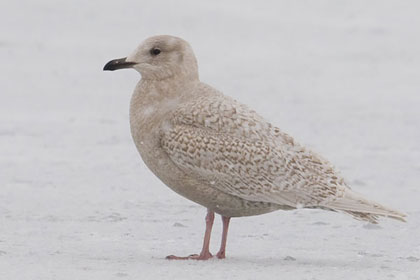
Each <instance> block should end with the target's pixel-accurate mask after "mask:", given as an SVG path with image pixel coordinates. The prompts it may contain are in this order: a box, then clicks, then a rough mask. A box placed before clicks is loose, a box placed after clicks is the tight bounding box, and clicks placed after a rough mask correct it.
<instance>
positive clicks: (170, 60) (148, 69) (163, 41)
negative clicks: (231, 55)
mask: <svg viewBox="0 0 420 280" xmlns="http://www.w3.org/2000/svg"><path fill="white" fill-rule="evenodd" d="M123 68H134V69H136V70H137V71H138V72H140V74H141V76H142V78H143V79H148V80H164V79H168V78H171V77H177V78H185V79H198V66H197V60H196V58H195V55H194V52H193V50H192V48H191V46H190V45H189V44H188V42H186V41H185V40H183V39H181V38H178V37H174V36H169V35H160V36H154V37H150V38H148V39H146V40H145V41H144V42H143V43H141V44H140V46H138V47H137V48H136V49H135V50H134V52H133V53H132V54H130V55H129V56H127V57H125V58H121V59H114V60H111V61H110V62H108V63H107V64H106V65H105V67H104V70H110V71H113V70H118V69H123Z"/></svg>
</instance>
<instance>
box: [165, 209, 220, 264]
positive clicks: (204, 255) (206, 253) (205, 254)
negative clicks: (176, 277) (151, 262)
mask: <svg viewBox="0 0 420 280" xmlns="http://www.w3.org/2000/svg"><path fill="white" fill-rule="evenodd" d="M213 222H214V212H213V211H210V210H207V216H206V232H205V233H204V242H203V249H201V253H200V255H197V254H194V255H189V256H188V257H177V256H174V255H170V256H167V257H166V259H168V260H191V259H193V260H208V259H210V258H212V257H213V255H212V254H211V253H210V250H209V247H210V236H211V229H212V228H213Z"/></svg>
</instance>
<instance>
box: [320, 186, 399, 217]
mask: <svg viewBox="0 0 420 280" xmlns="http://www.w3.org/2000/svg"><path fill="white" fill-rule="evenodd" d="M325 206H327V207H329V208H331V209H333V210H336V211H343V212H345V213H347V214H350V215H352V216H353V217H354V218H356V219H358V220H364V221H368V222H371V223H374V224H376V223H377V219H378V216H382V217H388V218H392V219H395V220H399V221H402V222H405V219H404V217H406V215H405V214H403V213H401V212H398V211H396V210H393V209H391V208H388V207H385V206H383V205H381V204H379V203H376V202H373V201H370V200H367V199H365V198H363V197H362V196H361V195H359V194H357V193H355V192H353V191H351V190H347V191H346V192H345V194H344V196H343V197H341V198H338V199H336V200H334V201H330V202H329V203H327V204H326V205H325Z"/></svg>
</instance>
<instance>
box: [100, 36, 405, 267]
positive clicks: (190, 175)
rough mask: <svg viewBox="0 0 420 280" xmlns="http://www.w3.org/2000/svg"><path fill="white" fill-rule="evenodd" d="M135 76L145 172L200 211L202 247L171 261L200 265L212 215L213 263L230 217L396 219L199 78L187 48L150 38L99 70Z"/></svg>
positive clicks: (133, 124)
mask: <svg viewBox="0 0 420 280" xmlns="http://www.w3.org/2000/svg"><path fill="white" fill-rule="evenodd" d="M124 68H132V69H135V70H137V71H138V72H139V73H140V74H141V80H140V81H139V82H138V84H137V86H136V87H135V89H134V93H133V95H132V98H131V102H130V128H131V134H132V137H133V140H134V143H135V145H136V147H137V149H138V151H139V153H140V155H141V157H142V159H143V161H144V162H145V164H146V165H147V167H148V168H149V169H150V170H151V171H152V172H153V173H154V174H155V175H156V176H157V177H158V178H159V179H160V180H161V181H162V182H163V183H164V184H166V185H167V186H168V187H170V188H171V189H172V190H174V191H175V192H177V193H178V194H180V195H182V196H184V197H186V198H187V199H190V200H192V201H194V202H196V203H198V204H200V205H202V206H204V207H206V208H207V215H206V219H205V221H206V230H205V234H204V242H203V247H202V250H201V252H200V253H199V254H193V255H189V256H187V257H178V256H174V255H170V256H167V259H172V260H185V259H196V260H208V259H210V258H212V257H213V255H212V254H211V253H210V251H209V244H210V235H211V230H212V226H213V221H214V216H215V213H217V214H219V215H221V217H222V224H223V230H222V241H221V246H220V250H219V252H218V253H217V254H216V256H217V258H220V259H223V258H225V256H226V241H227V233H228V227H229V222H230V219H231V218H232V217H243V216H253V215H260V214H264V213H268V212H272V211H275V210H292V209H299V208H318V209H324V210H330V211H335V212H344V213H347V214H350V215H352V216H353V217H354V218H356V219H359V220H365V221H368V222H371V223H377V218H378V216H385V217H390V218H394V219H397V220H401V221H404V217H405V215H404V214H402V213H400V212H398V211H396V210H392V209H390V208H387V207H385V206H382V205H381V204H379V203H376V202H373V201H370V200H368V199H365V198H364V197H363V196H362V195H360V194H358V193H356V192H355V191H353V190H351V189H350V188H349V187H348V186H347V184H346V183H345V181H344V179H343V178H342V177H341V175H340V174H339V173H338V172H337V171H336V169H335V168H334V167H333V166H332V165H331V164H330V163H329V162H328V161H327V160H326V159H324V158H322V157H321V156H320V155H318V154H316V153H314V152H312V151H311V150H309V149H307V148H305V147H304V146H302V145H300V144H299V143H298V142H296V141H295V140H294V139H293V138H292V137H291V136H289V135H288V134H286V133H284V132H283V131H281V130H280V129H279V128H277V127H276V126H274V125H272V124H271V123H270V122H268V121H266V120H265V119H264V118H262V117H261V116H260V115H259V114H257V113H256V112H255V111H253V110H252V109H250V108H249V107H248V106H246V105H243V104H241V103H239V102H238V101H236V100H234V99H232V98H230V97H228V96H226V95H224V94H223V93H221V92H220V91H218V90H216V89H214V88H213V87H211V86H209V85H207V84H205V83H202V82H201V81H200V80H199V75H198V66H197V60H196V57H195V55H194V52H193V50H192V48H191V46H190V44H189V43H188V42H186V41H185V40H183V39H181V38H178V37H174V36H169V35H160V36H154V37H150V38H148V39H146V40H145V41H144V42H143V43H141V44H140V45H139V46H138V47H137V48H136V49H135V51H134V52H133V53H131V54H130V55H129V56H127V57H125V58H121V59H114V60H111V61H109V62H108V63H107V64H106V65H105V66H104V70H110V71H113V70H118V69H124Z"/></svg>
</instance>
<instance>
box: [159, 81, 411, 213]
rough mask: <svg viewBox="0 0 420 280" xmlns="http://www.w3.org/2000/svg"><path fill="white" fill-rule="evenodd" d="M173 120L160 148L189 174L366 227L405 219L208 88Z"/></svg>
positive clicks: (241, 194)
mask: <svg viewBox="0 0 420 280" xmlns="http://www.w3.org/2000/svg"><path fill="white" fill-rule="evenodd" d="M200 90H201V91H202V92H201V93H206V92H209V91H210V92H211V94H210V96H208V95H206V94H203V95H202V97H201V98H196V99H195V101H192V102H190V103H188V104H185V105H184V106H182V107H180V108H179V109H178V110H176V112H175V113H174V115H173V116H172V122H171V125H169V126H165V129H162V133H161V145H162V147H163V149H164V150H165V151H166V152H167V154H168V155H169V157H170V158H171V160H172V161H173V162H174V163H175V164H176V165H177V166H178V167H179V168H180V169H182V170H184V172H186V173H187V174H189V175H190V176H192V177H194V178H195V179H197V180H200V181H202V182H203V183H204V184H207V185H209V186H213V187H214V188H217V189H219V190H220V191H223V192H225V193H228V194H231V195H234V196H238V197H241V198H243V199H246V200H250V201H263V202H270V203H276V204H280V205H287V206H291V207H297V208H299V207H321V208H327V209H333V210H338V211H344V212H347V213H350V214H352V215H354V216H356V217H360V218H362V219H365V220H369V221H375V215H382V216H390V217H393V218H396V219H401V220H403V218H404V216H405V215H404V214H402V213H399V212H397V211H395V210H392V209H389V208H387V207H383V206H381V205H380V204H378V203H375V202H372V201H368V200H366V199H363V198H361V197H360V196H359V195H357V194H356V193H354V192H353V191H352V190H351V189H350V188H349V187H348V186H347V185H346V183H345V182H344V179H343V178H342V177H341V176H340V175H339V173H338V172H337V171H336V170H335V169H334V167H333V166H332V165H331V164H330V163H329V162H328V161H327V160H325V159H323V158H322V157H321V156H319V155H317V154H315V153H314V152H312V151H310V150H308V149H305V148H304V147H302V146H301V145H299V144H298V143H297V142H295V141H294V140H293V138H292V137H290V136H289V135H287V134H285V133H283V132H282V131H280V130H279V129H278V128H276V127H274V126H272V125H271V124H270V123H268V122H266V121H265V120H264V119H263V118H262V117H260V116H259V115H258V114H257V113H255V112H254V111H252V110H250V109H249V108H248V107H247V106H245V105H242V104H240V103H238V102H236V101H235V100H233V99H231V98H229V97H226V96H224V95H222V94H221V93H218V92H215V91H214V90H213V89H212V88H210V87H208V86H205V85H204V88H201V89H200Z"/></svg>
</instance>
